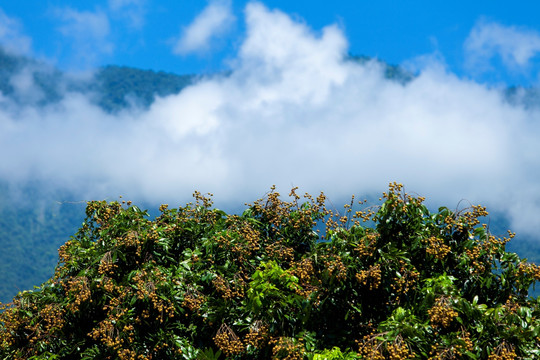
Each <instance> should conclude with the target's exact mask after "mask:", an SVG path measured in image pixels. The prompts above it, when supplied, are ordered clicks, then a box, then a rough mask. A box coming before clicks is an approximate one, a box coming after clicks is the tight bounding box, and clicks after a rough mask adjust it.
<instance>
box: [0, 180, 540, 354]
mask: <svg viewBox="0 0 540 360" xmlns="http://www.w3.org/2000/svg"><path fill="white" fill-rule="evenodd" d="M290 196H291V201H284V200H281V198H280V196H279V194H278V193H277V192H275V191H274V190H272V192H270V193H269V194H268V195H267V196H266V197H265V198H264V199H260V200H258V201H256V202H255V203H254V204H252V205H250V206H249V207H248V209H247V210H245V211H244V212H243V214H241V215H228V214H226V213H225V212H223V211H221V210H218V209H214V208H212V204H211V200H210V198H209V197H206V196H202V195H201V194H199V193H196V194H195V197H196V203H195V204H188V205H186V206H185V207H180V208H178V209H168V207H167V206H166V205H162V206H161V208H160V211H161V215H160V216H158V217H157V218H156V219H155V220H150V219H149V217H148V216H147V213H146V212H144V211H141V210H140V209H139V208H138V207H136V206H132V205H131V204H130V203H129V202H128V203H126V204H121V203H118V202H111V203H107V202H105V201H94V202H90V203H88V206H87V209H86V215H87V218H86V221H85V222H84V223H83V225H82V227H81V228H80V230H79V231H78V232H77V234H76V235H75V236H74V237H73V238H72V239H71V240H70V241H68V242H67V243H66V244H65V245H63V246H62V247H61V248H60V250H59V254H60V263H59V265H58V267H57V269H56V272H55V275H54V277H52V278H51V279H50V280H49V281H48V282H46V283H45V284H43V286H41V287H40V288H38V289H35V290H34V291H25V292H22V293H20V294H19V295H18V296H17V297H16V298H15V299H14V301H13V303H11V304H8V305H6V306H5V309H4V311H3V313H2V314H1V315H0V324H1V325H0V346H1V347H0V355H1V357H2V358H5V359H26V358H34V359H49V358H58V359H75V358H82V359H96V358H97V359H107V358H109V359H216V358H234V359H270V358H274V359H303V358H307V359H355V358H371V359H406V358H419V359H426V358H432V359H451V358H463V359H487V358H489V359H508V358H510V359H512V358H516V359H517V358H518V357H521V358H535V357H538V356H539V355H540V338H539V336H540V320H538V318H539V315H540V307H539V305H540V304H539V301H540V300H538V299H535V298H531V297H529V296H528V289H529V287H530V285H531V284H533V283H534V282H535V281H538V280H539V279H540V268H539V267H538V266H536V265H534V264H530V263H527V262H526V261H524V260H522V259H520V258H519V257H518V256H517V255H516V254H513V253H509V252H506V251H505V246H506V243H507V242H508V241H509V240H510V238H512V237H513V234H509V236H508V238H497V237H494V236H492V235H490V234H489V232H488V231H487V230H486V227H485V226H482V225H480V222H479V218H481V217H483V216H485V215H486V212H485V209H484V208H482V207H480V206H472V207H471V208H470V209H464V210H462V211H460V212H457V213H456V212H452V211H450V210H449V209H447V208H440V209H439V211H437V212H435V213H431V212H430V211H429V210H428V209H427V208H426V207H425V206H424V204H423V199H422V198H415V197H411V196H409V195H407V194H404V193H403V192H402V190H401V186H400V185H396V184H392V185H391V186H390V191H389V192H388V193H385V194H384V202H383V203H382V205H381V206H379V207H375V208H367V209H365V210H364V211H354V210H353V209H352V206H353V205H354V206H358V205H356V204H353V202H351V204H350V205H349V204H348V205H346V206H345V209H344V211H343V214H339V213H337V212H331V211H329V210H327V208H326V206H325V197H324V195H323V194H321V195H320V196H319V197H317V198H313V197H311V196H309V195H307V194H306V195H305V199H304V202H301V201H300V200H301V198H300V196H298V195H297V194H296V192H295V189H293V191H292V192H291V194H290ZM360 206H365V205H360Z"/></svg>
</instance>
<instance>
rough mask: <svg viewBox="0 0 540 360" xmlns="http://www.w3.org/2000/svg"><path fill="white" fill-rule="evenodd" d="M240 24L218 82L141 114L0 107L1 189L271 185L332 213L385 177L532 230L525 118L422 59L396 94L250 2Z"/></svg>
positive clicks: (110, 191)
mask: <svg viewBox="0 0 540 360" xmlns="http://www.w3.org/2000/svg"><path fill="white" fill-rule="evenodd" d="M245 21H246V34H245V38H244V40H243V42H242V44H241V46H240V48H239V50H238V52H237V54H236V57H235V59H234V61H233V62H232V64H233V65H232V68H231V73H230V74H228V75H227V76H221V77H220V76H216V77H209V78H204V79H201V80H200V81H198V82H197V83H195V84H193V85H191V86H189V87H187V88H185V89H184V90H183V91H182V92H180V93H179V94H176V95H171V96H168V97H163V98H158V99H156V101H155V102H154V103H153V104H152V105H151V107H150V108H149V109H147V110H140V109H137V108H130V109H126V110H125V111H123V112H121V113H119V114H116V115H111V114H107V113H105V112H104V111H102V110H101V109H100V108H98V107H96V106H94V105H92V103H91V102H90V100H89V99H88V98H86V97H84V96H82V95H80V94H77V93H66V94H65V96H64V98H63V100H62V101H61V102H59V103H55V104H53V105H49V106H45V107H43V108H38V107H36V106H18V105H17V104H14V103H12V102H10V100H9V99H8V98H5V97H2V98H0V151H2V153H3V154H14V155H8V156H5V158H4V159H3V161H2V162H0V178H1V179H3V180H7V181H10V182H12V183H24V182H25V181H28V180H30V179H31V180H35V179H38V180H40V181H43V182H47V183H50V184H53V185H51V186H56V187H60V188H64V189H68V190H70V191H73V192H75V193H77V194H81V195H80V196H84V197H86V198H104V197H113V198H114V197H115V196H117V195H124V196H125V197H129V198H132V199H139V200H145V201H149V202H158V203H159V202H168V203H171V204H183V203H185V201H188V200H190V199H191V193H192V191H193V190H196V189H197V190H200V191H203V192H207V191H208V192H213V193H215V194H216V201H217V203H218V205H222V206H228V205H231V206H237V205H240V204H242V203H243V202H245V201H252V200H254V199H256V198H257V197H259V196H261V195H262V194H264V192H265V191H267V190H268V189H269V188H270V186H271V185H272V184H276V185H277V186H278V189H279V190H281V192H282V193H287V192H288V190H290V188H291V186H300V189H301V191H308V192H311V193H317V192H319V191H321V190H323V191H325V192H326V193H327V194H328V195H329V196H330V197H331V198H332V199H333V200H334V202H335V203H339V201H340V200H341V199H346V198H348V197H349V196H350V195H351V194H353V193H355V194H360V195H369V194H375V195H378V194H380V192H382V191H384V190H386V186H387V184H388V182H390V181H398V182H402V183H404V184H405V185H406V190H407V191H410V192H417V193H419V194H420V195H424V196H427V197H428V198H431V199H433V203H434V204H436V205H448V206H450V207H452V206H454V205H457V204H458V202H459V201H460V200H461V199H464V198H465V199H467V200H469V201H471V202H472V203H473V204H475V203H482V204H484V205H487V206H489V207H491V208H493V209H494V210H498V211H502V212H505V213H506V215H508V216H509V218H510V219H511V220H512V228H513V229H514V230H518V231H521V232H524V233H533V232H536V231H538V230H540V216H539V215H540V187H539V186H538V181H537V179H538V177H539V175H540V174H539V173H540V158H539V157H538V156H537V153H538V142H537V139H538V136H540V129H539V121H538V120H539V118H540V113H539V112H537V111H535V110H526V109H524V108H522V107H519V106H512V105H510V104H508V103H507V102H506V101H504V98H503V96H502V95H501V91H499V90H498V89H492V88H488V87H486V86H484V85H482V84H479V83H476V82H474V81H471V80H463V79H460V78H458V77H457V76H455V75H454V74H452V73H449V72H448V71H446V70H444V67H443V66H439V65H440V64H437V63H436V62H434V63H429V62H428V63H426V65H425V67H424V68H423V69H421V71H420V73H419V75H418V76H417V77H416V78H414V79H413V80H412V81H410V82H408V83H407V84H405V85H403V84H401V83H400V82H397V81H392V80H389V79H387V78H386V77H385V74H384V70H385V69H384V67H383V66H382V65H381V64H380V63H378V62H376V61H370V62H367V63H358V62H353V61H348V60H346V54H347V53H348V42H347V39H346V38H345V37H344V35H343V33H342V31H341V30H340V29H339V28H338V27H336V26H328V27H325V28H324V29H322V30H321V31H314V30H313V29H311V28H309V27H308V26H307V25H306V24H303V23H298V22H296V21H294V20H292V19H291V18H290V17H289V16H288V15H287V14H284V13H282V12H280V11H278V10H269V9H268V8H266V7H264V6H263V5H261V4H260V3H250V4H248V6H247V7H246V9H245ZM26 86H27V87H28V85H26ZM27 90H28V89H27ZM28 91H29V90H28Z"/></svg>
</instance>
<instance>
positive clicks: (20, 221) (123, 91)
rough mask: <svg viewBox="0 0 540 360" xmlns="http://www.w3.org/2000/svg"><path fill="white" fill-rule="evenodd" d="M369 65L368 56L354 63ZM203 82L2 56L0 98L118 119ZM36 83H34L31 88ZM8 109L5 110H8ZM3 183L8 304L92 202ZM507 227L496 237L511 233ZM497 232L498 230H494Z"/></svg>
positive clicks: (403, 78) (510, 95)
mask: <svg viewBox="0 0 540 360" xmlns="http://www.w3.org/2000/svg"><path fill="white" fill-rule="evenodd" d="M347 60H348V61H354V62H358V63H361V64H366V63H368V62H370V61H373V58H370V57H367V56H353V55H350V56H348V58H347ZM375 61H376V63H378V64H379V65H381V66H383V68H384V74H385V77H386V78H388V79H391V80H393V81H397V82H399V83H401V84H402V85H404V86H406V85H407V84H408V83H409V82H411V81H413V80H414V78H415V76H416V75H415V74H412V73H411V72H409V71H406V70H404V69H403V68H402V67H399V66H395V65H390V64H387V63H385V62H383V61H381V60H375ZM198 79H199V76H197V75H177V74H171V73H165V72H156V71H152V70H141V69H135V68H130V67H125V66H106V67H103V68H100V69H98V70H97V71H96V72H95V73H94V74H93V76H91V77H83V78H81V77H74V76H72V75H70V74H66V73H64V72H62V71H60V70H58V69H55V68H54V67H52V66H50V65H46V64H43V63H40V62H39V61H36V60H33V59H29V58H25V57H22V56H16V55H13V54H9V53H7V52H5V51H3V50H1V49H0V92H1V95H2V96H3V97H5V98H7V99H9V100H10V101H11V102H13V103H14V104H19V105H21V106H24V105H32V106H37V107H39V106H46V105H49V104H54V103H56V102H59V101H61V99H62V97H63V96H64V94H65V93H66V92H76V93H81V94H84V95H86V96H87V97H88V98H89V99H91V101H92V102H94V103H95V104H96V105H98V106H99V107H101V108H102V109H103V110H105V111H107V112H111V113H114V112H118V111H121V110H122V109H125V108H126V107H128V106H131V105H132V104H134V105H136V106H138V107H141V108H146V107H149V106H150V105H151V104H152V102H153V100H154V98H155V97H156V96H167V95H171V94H176V93H179V92H180V91H182V89H184V88H185V87H186V86H189V85H190V84H192V83H194V82H196V81H197V80H198ZM28 84H33V85H32V86H29V85H28ZM505 96H506V97H507V99H508V101H509V102H510V103H514V104H523V102H525V104H526V106H528V107H533V106H539V104H540V91H538V90H536V89H523V88H509V89H508V90H507V91H506V93H505ZM0 106H4V105H3V103H0ZM13 192H14V190H13V187H11V186H9V185H8V184H7V183H3V182H1V181H0V246H1V248H2V251H1V252H0V302H6V301H9V300H10V299H11V298H12V297H13V296H14V295H15V294H16V293H17V292H18V291H20V290H24V289H31V288H32V287H33V286H34V285H39V284H41V283H42V282H44V281H45V280H46V279H48V278H49V277H50V276H51V275H52V273H53V270H54V266H55V265H56V261H57V249H58V248H59V246H60V245H61V244H63V243H64V242H65V241H67V240H69V238H70V236H71V235H73V234H75V232H76V231H77V229H78V228H79V226H80V225H81V223H82V221H83V219H84V206H85V204H84V203H80V202H74V203H72V202H66V199H71V195H70V194H67V193H56V194H45V193H44V192H43V191H42V189H41V185H40V184H32V185H28V186H26V187H25V188H24V189H23V190H20V191H19V193H17V194H14V193H13ZM496 222H497V223H499V224H503V225H501V226H499V227H498V228H497V229H496V232H495V231H494V232H495V233H496V234H498V235H499V234H504V233H505V226H506V224H504V222H503V221H502V220H499V219H498V220H496ZM494 228H495V226H494ZM516 240H517V241H514V242H512V243H511V244H510V247H509V249H510V250H511V251H515V252H517V253H518V254H520V256H522V257H526V258H528V259H529V260H531V261H534V262H537V263H540V245H538V244H537V242H533V241H530V240H528V239H521V238H519V234H518V239H516Z"/></svg>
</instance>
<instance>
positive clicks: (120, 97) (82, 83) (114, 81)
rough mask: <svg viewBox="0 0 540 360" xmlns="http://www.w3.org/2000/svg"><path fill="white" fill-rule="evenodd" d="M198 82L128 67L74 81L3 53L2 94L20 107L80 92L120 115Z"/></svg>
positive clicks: (0, 55)
mask: <svg viewBox="0 0 540 360" xmlns="http://www.w3.org/2000/svg"><path fill="white" fill-rule="evenodd" d="M196 79H197V76H195V75H177V74H171V73H166V72H162V71H160V72H156V71H152V70H142V69H135V68H130V67H126V66H105V67H102V68H99V69H98V70H97V71H96V72H95V74H93V76H91V77H90V78H88V77H75V76H73V75H70V74H66V73H63V72H61V71H59V70H57V69H55V68H53V67H51V66H49V65H46V64H43V63H40V62H38V61H36V60H32V59H28V58H26V57H22V56H17V55H12V54H9V53H6V52H5V51H3V50H2V49H0V91H1V92H2V94H3V95H4V96H6V97H7V98H9V99H11V100H12V101H14V102H15V103H17V104H20V105H24V104H27V103H32V105H38V106H43V105H47V104H51V103H55V102H58V101H60V100H61V99H62V97H63V94H65V93H67V92H78V93H82V94H85V95H87V96H88V97H89V98H90V99H92V101H93V102H94V103H95V104H96V105H98V106H100V107H101V108H102V109H103V110H105V111H108V112H116V111H119V110H121V109H123V108H126V107H127V106H129V105H131V104H136V105H137V106H139V107H142V108H146V107H148V106H150V105H151V104H152V102H153V101H154V99H155V97H156V96H162V97H164V96H167V95H171V94H177V93H179V92H180V91H182V89H183V88H185V87H186V86H188V85H190V84H192V83H193V82H194V81H196ZM29 83H33V87H32V93H33V96H29V93H28V87H29V86H28V84H29Z"/></svg>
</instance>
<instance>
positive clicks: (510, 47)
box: [465, 20, 540, 72]
mask: <svg viewBox="0 0 540 360" xmlns="http://www.w3.org/2000/svg"><path fill="white" fill-rule="evenodd" d="M465 52H466V56H467V60H466V61H467V66H468V67H469V68H471V69H474V70H476V71H480V72H482V71H486V70H491V66H490V61H491V60H492V59H493V58H494V57H496V56H499V57H500V59H501V60H502V62H503V63H504V65H505V66H507V67H508V68H509V69H511V70H514V71H516V70H519V69H523V68H526V67H527V66H528V65H529V64H530V61H531V59H532V58H534V57H535V56H537V54H538V53H539V52H540V33H538V32H537V31H534V30H529V29H526V28H520V27H516V26H504V25H501V24H498V23H496V22H489V21H485V20H483V21H480V22H478V23H477V24H476V26H475V27H474V28H473V29H472V30H471V32H470V34H469V37H468V38H467V40H466V41H465Z"/></svg>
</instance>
